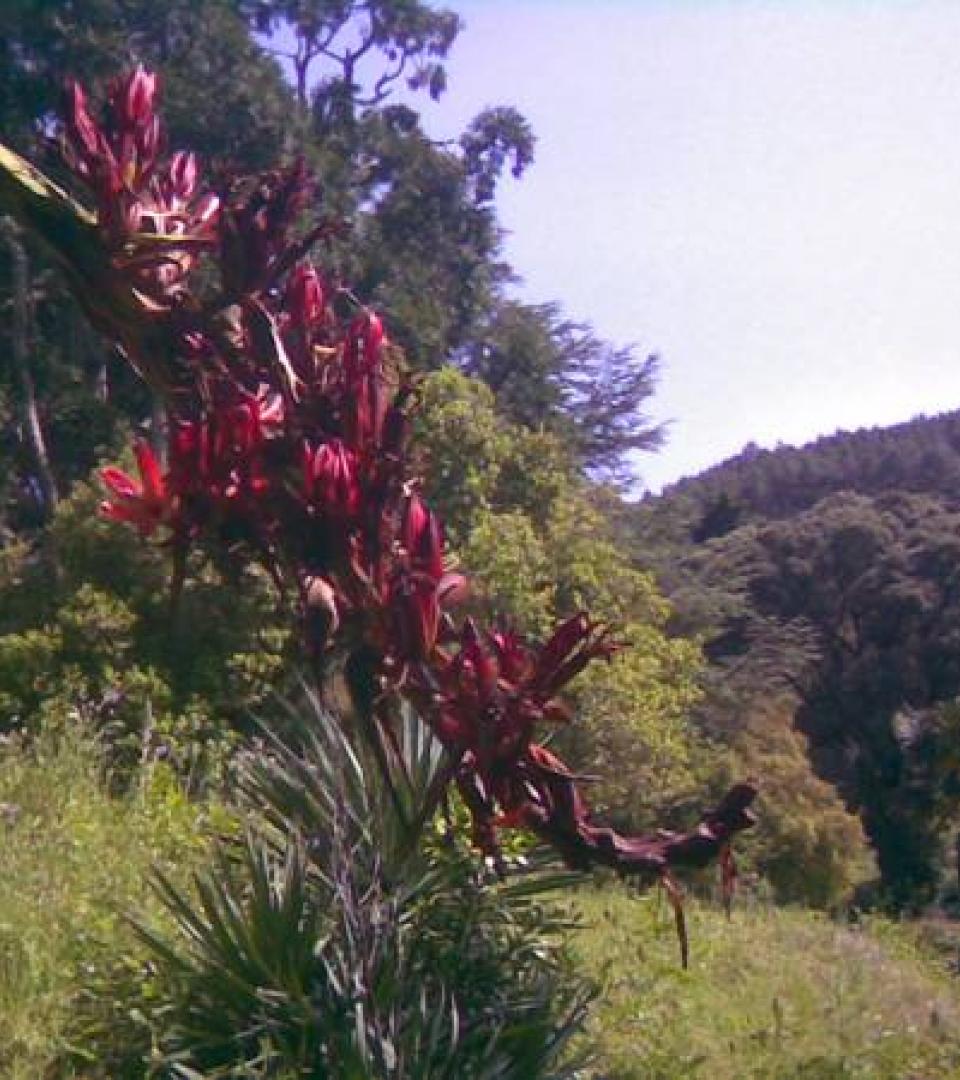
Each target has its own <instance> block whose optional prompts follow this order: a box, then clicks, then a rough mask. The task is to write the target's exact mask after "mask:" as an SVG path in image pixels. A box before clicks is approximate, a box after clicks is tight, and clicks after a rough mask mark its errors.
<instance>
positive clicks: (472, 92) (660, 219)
mask: <svg viewBox="0 0 960 1080" xmlns="http://www.w3.org/2000/svg"><path fill="white" fill-rule="evenodd" d="M449 2H450V5H451V6H453V7H454V8H455V9H456V10H458V11H459V12H461V13H462V14H463V16H464V19H465V20H466V23H467V27H466V30H465V31H464V33H463V34H462V35H461V38H460V39H459V40H458V42H457V44H456V46H455V49H454V52H453V54H452V56H451V58H450V63H449V71H450V90H449V92H448V94H447V95H446V96H445V98H444V99H443V100H442V102H441V103H440V104H438V105H437V106H433V107H428V108H427V109H425V112H426V113H427V122H428V124H429V125H430V127H431V128H432V129H433V130H434V131H436V132H437V133H443V134H448V135H452V134H454V133H456V131H457V130H458V129H459V128H460V127H462V126H463V125H464V124H465V123H466V122H467V121H468V120H469V119H470V117H472V116H473V115H474V114H475V113H476V112H478V111H479V110H480V109H481V108H482V107H484V106H485V105H490V104H501V103H502V104H511V105H515V106H517V107H518V108H519V109H520V110H521V111H522V112H523V113H524V114H525V115H526V116H527V118H528V119H529V120H530V122H531V124H532V126H533V128H534V130H535V132H536V134H537V137H538V152H537V160H536V162H535V164H534V166H533V167H532V168H531V169H530V171H529V173H528V174H527V176H526V177H525V178H524V179H523V180H521V181H520V182H517V183H514V182H508V183H507V184H506V185H505V186H504V188H503V191H502V193H501V195H500V197H499V210H500V214H501V218H502V220H503V223H504V225H505V226H506V227H507V229H508V230H509V232H510V235H509V238H508V241H507V249H506V250H507V256H508V258H509V259H510V261H511V262H512V263H513V264H514V266H515V267H516V268H517V270H518V271H519V273H520V274H521V275H522V277H523V278H524V284H523V285H522V287H521V293H522V295H523V297H524V298H526V299H529V300H531V301H541V300H555V301H558V302H559V303H560V304H561V305H562V306H563V308H564V310H565V312H566V313H567V314H568V315H570V316H571V317H574V318H578V319H585V320H589V321H590V322H592V323H593V324H594V326H595V327H596V329H597V330H598V331H599V332H600V333H601V334H603V335H604V336H606V337H608V338H610V339H611V340H613V341H614V342H615V343H617V344H626V343H628V342H636V343H637V345H638V346H639V352H640V353H641V354H643V353H645V352H648V351H655V352H658V353H659V354H660V355H661V358H662V362H663V375H662V379H661V385H660V387H659V390H658V392H657V395H656V398H655V400H654V401H653V403H652V411H653V412H654V414H655V416H656V418H657V419H660V420H669V421H671V430H670V439H669V442H668V445H667V446H666V448H665V449H664V450H662V451H661V452H660V453H659V454H658V455H656V456H653V457H651V456H645V457H643V458H642V459H641V460H640V462H639V463H638V464H639V469H640V472H641V473H642V476H643V479H644V481H645V482H646V483H647V484H649V485H650V486H652V487H655V488H656V487H659V486H660V485H662V484H663V483H667V482H669V481H671V480H673V479H676V478H677V477H679V476H681V475H685V474H689V473H692V472H696V471H698V470H700V469H702V468H704V467H706V466H708V465H710V464H712V463H714V462H716V461H719V460H721V459H722V458H724V457H726V456H729V455H730V454H733V453H736V452H737V451H738V450H739V449H740V448H741V447H742V446H743V445H744V444H745V443H747V442H749V441H756V442H757V443H759V444H760V445H762V446H773V445H775V444H776V442H777V441H778V440H782V441H784V442H789V443H802V442H805V441H807V440H809V439H811V438H814V437H816V436H817V435H818V434H824V433H829V432H832V431H834V430H837V429H838V428H847V429H851V428H856V427H860V426H871V425H875V424H889V423H894V422H897V421H900V420H906V419H909V418H910V417H911V416H914V415H916V414H918V413H922V412H925V413H936V412H940V411H944V410H946V409H952V408H956V407H958V406H960V4H957V3H952V2H940V3H933V2H926V3H908V2H906V0H902V2H893V0H889V2H881V0H874V2H867V0H859V2H853V0H846V2H845V0H833V2H822V3H809V2H801V0H793V2H790V0H781V2H776V3H774V2H766V3H760V2H740V0H727V2H723V0H710V2H708V0H702V2H696V0H680V2H674V3H668V2H653V0H632V2H630V0H619V2H616V0H595V2H586V0H565V2H562V0H553V2H550V0H511V2H503V0H473V2H464V0H459V2H458V0H449Z"/></svg>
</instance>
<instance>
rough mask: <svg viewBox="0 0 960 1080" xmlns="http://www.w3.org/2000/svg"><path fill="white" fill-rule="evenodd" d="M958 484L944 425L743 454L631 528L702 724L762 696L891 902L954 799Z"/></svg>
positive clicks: (955, 442)
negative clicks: (683, 659)
mask: <svg viewBox="0 0 960 1080" xmlns="http://www.w3.org/2000/svg"><path fill="white" fill-rule="evenodd" d="M958 475H960V414H958V413H947V414H944V415H942V416H938V417H933V418H929V419H927V418H917V419H915V420H913V421H911V422H909V423H906V424H901V425H897V426H896V427H891V428H887V429H873V430H869V431H859V432H854V433H849V434H847V433H840V434H837V435H834V436H831V437H829V438H823V439H820V440H818V441H817V442H815V443H812V444H810V445H809V446H806V447H803V448H801V449H795V448H792V447H781V448H778V449H776V450H773V451H760V450H757V449H749V448H748V449H746V450H744V452H743V453H741V454H740V455H738V456H737V457H736V458H733V459H731V460H730V461H727V462H724V463H723V464H721V465H718V466H716V467H714V468H712V469H709V470H707V471H706V472H705V473H703V474H702V475H701V476H698V477H693V478H690V479H686V480H682V481H680V482H679V483H677V484H675V485H673V486H672V487H670V488H669V489H667V490H666V491H665V492H664V493H663V495H662V497H660V498H649V499H646V500H645V501H643V502H642V503H641V504H639V506H637V507H636V509H635V510H634V511H633V512H632V514H631V516H630V529H631V542H632V543H633V544H634V551H635V555H636V558H637V559H638V561H639V562H640V563H641V564H642V565H645V566H648V567H649V566H652V567H655V568H656V569H657V573H658V579H659V580H660V582H661V584H662V586H663V587H664V588H665V589H666V591H667V593H668V595H669V596H670V598H671V600H672V601H673V603H674V605H675V613H674V617H673V618H674V625H675V626H676V627H677V628H682V629H683V631H684V632H686V633H698V634H701V635H702V636H703V639H704V644H705V649H706V653H707V655H708V657H709V659H710V662H711V672H712V682H713V686H714V688H713V693H712V698H711V702H710V703H709V704H707V705H706V706H705V711H704V722H705V724H706V725H707V727H708V728H710V727H713V726H714V725H720V726H721V727H722V726H724V725H729V724H733V725H734V727H736V726H738V725H739V724H741V723H742V722H743V721H742V717H743V716H744V715H749V714H750V713H751V712H752V711H753V710H754V709H756V708H758V707H759V708H768V707H769V706H768V704H762V703H769V701H770V699H771V697H773V696H777V697H779V698H780V699H781V700H782V703H783V704H782V705H781V706H780V707H781V708H782V709H783V710H784V711H785V712H786V713H787V714H788V715H789V716H790V717H791V719H792V723H793V724H794V726H795V727H796V729H797V730H798V731H799V732H801V733H802V734H803V735H804V736H805V737H806V739H807V740H808V741H809V752H810V757H811V760H812V761H813V763H814V765H815V768H816V772H817V774H818V775H819V776H820V777H822V778H823V779H824V780H826V781H827V782H828V783H830V784H832V785H835V786H836V788H837V790H838V791H839V792H840V793H841V794H842V796H843V799H844V802H845V804H846V805H847V807H849V808H850V809H852V810H854V811H856V812H857V813H858V814H859V815H860V816H861V818H862V820H863V822H864V825H865V827H866V829H867V832H868V834H869V836H870V838H871V840H872V842H873V844H874V846H875V848H876V851H877V855H878V858H879V866H880V870H881V874H882V878H883V883H884V890H885V894H886V895H887V896H888V898H890V899H892V900H894V901H895V902H897V903H911V902H920V901H923V900H925V899H929V898H930V897H931V896H932V895H933V894H934V892H935V891H936V888H937V885H938V882H939V881H940V876H941V873H942V866H943V858H944V844H945V842H946V841H947V840H949V839H950V830H951V829H952V828H953V826H954V825H955V822H956V814H957V805H958V804H957V798H958V794H960V783H958V781H960V775H958V772H957V758H956V750H955V746H956V736H957V730H956V723H957V713H956V706H955V704H954V703H955V700H956V697H957V695H958V693H960V637H958V633H957V625H958V622H957V620H958V615H960V611H958V595H960V594H958V584H960V578H958V558H960V502H958V492H960V487H958V483H957V481H958Z"/></svg>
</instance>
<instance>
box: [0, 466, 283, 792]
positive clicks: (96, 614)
mask: <svg viewBox="0 0 960 1080" xmlns="http://www.w3.org/2000/svg"><path fill="white" fill-rule="evenodd" d="M96 503H97V496H96V493H95V492H94V490H93V489H92V488H90V487H87V486H86V485H78V487H77V489H76V490H75V492H74V494H73V496H72V497H71V498H70V499H68V500H66V501H64V502H63V503H62V504H61V506H60V508H59V510H58V513H57V516H56V518H55V519H54V521H53V522H52V524H51V526H50V530H49V540H48V544H47V547H46V550H45V551H35V550H31V549H30V548H28V547H26V546H25V547H23V548H21V549H19V550H18V551H14V552H11V553H10V555H9V557H8V559H7V560H6V561H5V564H4V566H3V568H2V576H0V610H2V615H0V724H2V727H3V728H4V729H5V730H11V729H14V728H19V727H26V728H28V729H36V728H37V727H38V726H39V725H40V724H41V722H42V719H43V718H44V717H51V718H54V719H55V718H57V717H61V718H62V717H64V716H67V715H70V716H73V717H82V718H83V720H84V721H85V722H86V723H88V724H89V725H90V726H91V727H92V728H94V729H95V730H97V731H98V732H99V735H100V738H101V740H102V744H103V746H104V748H105V750H106V751H107V752H108V754H109V758H110V761H111V767H112V770H113V776H114V779H115V781H117V782H122V780H123V778H124V777H125V776H129V775H131V772H132V770H133V769H134V768H135V767H136V766H137V765H138V764H140V763H141V762H144V761H148V760H152V759H154V758H156V757H165V758H167V759H168V760H169V761H170V762H171V763H172V764H173V765H174V766H175V767H176V768H177V770H178V771H179V772H180V774H181V775H182V776H184V777H189V778H190V780H191V783H192V784H194V785H198V786H202V785H203V784H204V783H207V782H209V781H210V780H212V779H214V778H215V777H216V776H217V775H218V772H219V770H220V769H221V768H222V766H223V764H224V762H225V760H226V756H227V754H228V752H229V751H230V748H231V746H232V745H233V744H234V743H235V741H236V736H237V733H238V732H240V731H242V730H244V729H246V728H248V727H249V714H250V710H251V709H253V708H256V707H258V706H259V705H260V704H261V703H262V702H263V701H264V699H265V697H266V695H267V694H268V693H269V692H270V690H271V688H272V686H274V685H275V684H276V682H277V680H278V678H279V677H280V674H281V672H282V669H283V662H284V640H285V639H284V634H283V633H282V632H281V630H280V629H279V626H280V622H279V618H277V617H275V603H276V601H275V598H274V596H273V593H272V589H271V587H270V586H269V585H268V584H267V583H266V582H265V581H263V580H260V579H258V578H257V577H255V576H252V575H243V576H242V577H241V578H240V579H239V580H238V582H237V584H238V586H239V588H237V589H236V590H226V589H224V588H223V587H222V579H221V577H220V575H218V574H217V573H215V572H214V571H213V570H212V569H206V570H204V571H202V572H201V573H199V574H198V575H197V576H196V577H194V578H192V579H191V581H190V582H189V583H188V584H187V585H186V586H185V587H184V589H183V591H182V594H181V596H180V598H179V602H178V604H177V610H176V611H175V612H173V611H172V610H171V603H170V585H169V580H168V579H169V575H170V572H171V568H170V565H169V556H168V554H167V552H166V551H165V550H164V549H162V548H158V547H151V546H148V545H146V544H143V543H142V542H140V541H139V540H138V538H137V537H136V536H135V535H133V534H131V533H130V532H129V530H126V529H122V528H118V527H116V526H115V525H111V524H108V523H107V522H105V521H102V520H100V519H99V518H98V515H97V511H96Z"/></svg>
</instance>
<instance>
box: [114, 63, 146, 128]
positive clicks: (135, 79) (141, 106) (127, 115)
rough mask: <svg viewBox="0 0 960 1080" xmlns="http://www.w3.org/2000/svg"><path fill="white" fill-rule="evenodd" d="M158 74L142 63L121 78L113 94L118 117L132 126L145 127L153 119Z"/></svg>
mask: <svg viewBox="0 0 960 1080" xmlns="http://www.w3.org/2000/svg"><path fill="white" fill-rule="evenodd" d="M156 93H157V76H156V74H155V73H154V72H152V71H147V70H146V69H145V68H144V67H143V65H142V64H140V65H138V66H137V69H136V70H135V71H133V72H131V73H130V74H129V75H127V76H126V77H125V78H124V79H121V80H119V82H118V83H117V84H116V87H115V89H114V92H113V94H112V95H111V97H112V100H113V102H114V107H115V108H116V110H117V113H118V119H120V120H121V121H122V122H126V123H127V124H128V125H129V126H130V127H145V126H146V125H147V124H148V123H149V122H150V121H151V120H152V119H153V109H154V100H155V98H156Z"/></svg>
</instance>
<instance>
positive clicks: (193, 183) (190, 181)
mask: <svg viewBox="0 0 960 1080" xmlns="http://www.w3.org/2000/svg"><path fill="white" fill-rule="evenodd" d="M168 173H169V188H170V193H171V195H172V196H173V197H174V198H175V199H178V200H180V201H181V202H189V201H190V199H192V198H193V196H194V193H195V192H196V190H197V176H198V170H197V158H196V155H195V154H191V153H187V152H186V151H184V150H178V151H177V152H176V153H175V154H174V155H173V157H172V158H171V159H170V165H169V169H168Z"/></svg>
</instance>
